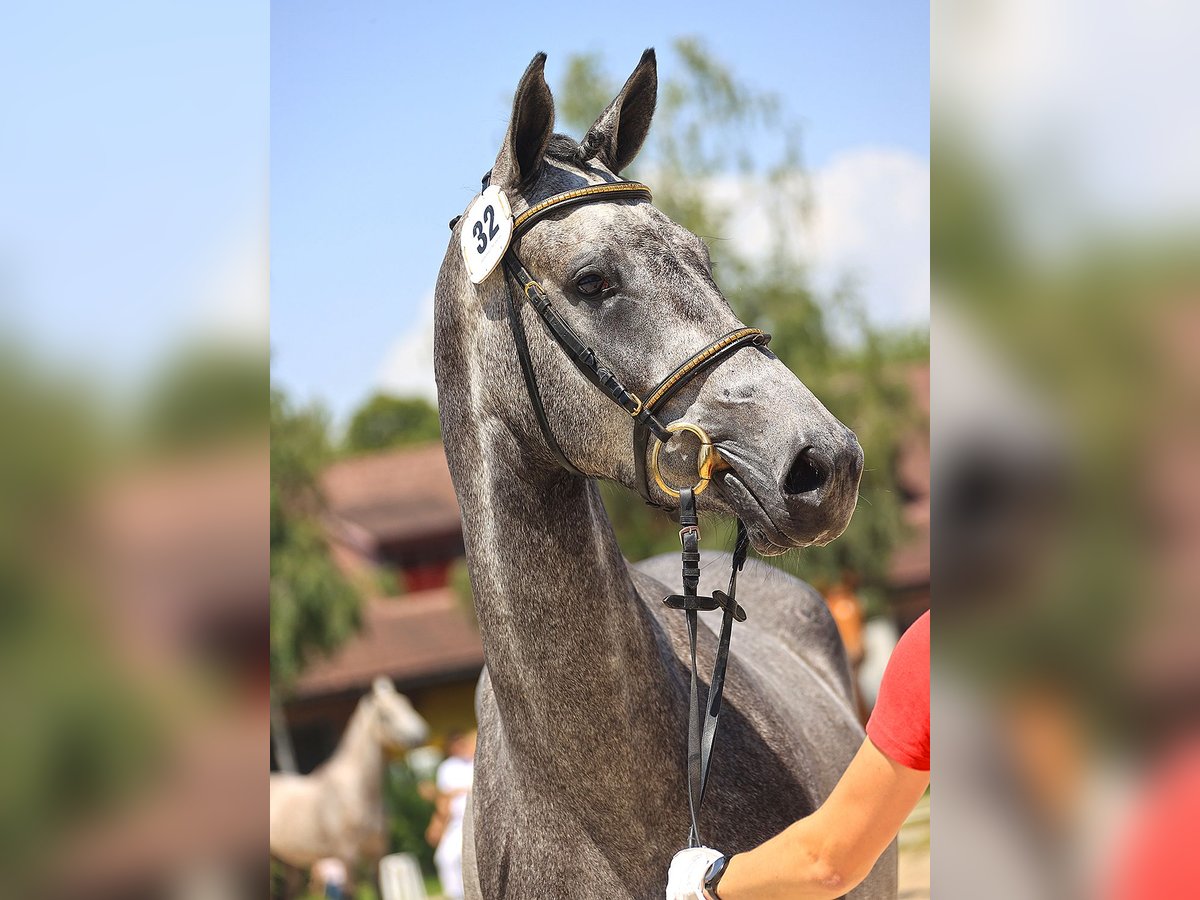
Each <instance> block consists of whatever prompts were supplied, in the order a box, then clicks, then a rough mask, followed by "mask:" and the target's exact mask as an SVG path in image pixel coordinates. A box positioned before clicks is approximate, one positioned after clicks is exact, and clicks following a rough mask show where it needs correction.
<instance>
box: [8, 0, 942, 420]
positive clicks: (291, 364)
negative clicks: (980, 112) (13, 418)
mask: <svg viewBox="0 0 1200 900" xmlns="http://www.w3.org/2000/svg"><path fill="white" fill-rule="evenodd" d="M548 9H550V7H547V6H545V5H544V4H532V3H520V2H518V3H509V4H506V5H505V6H504V7H503V8H488V9H487V11H486V12H485V13H484V14H479V13H478V12H477V11H475V10H474V9H472V8H468V7H460V6H453V7H452V6H448V5H437V4H419V5H418V4H401V3H397V2H392V3H384V2H374V0H339V2H299V0H297V2H281V3H277V4H275V5H274V6H273V7H270V8H268V6H267V5H266V4H264V3H248V2H244V0H208V2H205V3H190V4H189V3H167V4H164V3H159V2H154V0H133V2H121V3H114V4H104V5H97V4H92V3H84V2H75V3H69V2H68V3H61V4H56V5H55V6H54V7H53V8H52V9H51V8H50V7H48V6H46V5H42V4H17V5H15V6H12V8H11V9H8V10H6V14H5V21H4V27H3V28H2V29H0V79H2V81H3V83H4V84H5V85H7V86H9V88H10V90H7V91H6V92H5V94H4V97H3V99H0V123H2V124H0V129H3V140H0V328H3V329H5V330H8V329H9V328H13V327H15V329H16V330H17V332H18V333H19V334H20V335H22V336H24V337H26V338H27V339H29V340H30V341H31V342H32V343H33V344H34V345H35V346H36V347H38V349H39V350H40V351H42V352H43V354H44V355H49V356H51V357H52V358H54V359H56V360H64V361H68V362H70V363H72V364H76V365H81V366H83V367H84V370H85V371H87V372H96V373H98V374H101V375H104V376H114V375H115V376H117V377H118V378H126V379H133V381H134V383H139V382H140V381H144V380H145V379H146V378H147V377H148V376H149V375H150V373H153V371H154V369H155V366H156V365H157V364H159V363H160V361H161V360H162V358H163V357H164V356H166V355H169V353H170V348H172V347H174V346H177V345H178V344H180V343H181V342H184V341H187V340H189V339H194V338H195V337H196V336H197V335H202V334H205V333H207V332H210V331H213V330H214V329H215V330H216V331H218V332H222V333H227V332H230V331H233V332H235V333H240V334H243V335H248V336H250V337H251V338H257V339H258V340H261V339H262V335H263V331H264V329H265V317H266V311H265V310H266V306H265V294H266V277H267V259H266V252H267V248H268V244H267V238H266V229H267V227H268V212H269V227H270V239H269V250H270V254H271V256H270V290H271V301H270V302H271V310H270V317H271V322H270V328H271V336H270V340H271V347H272V353H273V360H272V371H273V375H274V378H275V380H276V382H277V383H278V384H280V385H281V386H283V387H284V388H286V389H287V390H288V391H289V392H290V393H292V394H293V395H295V396H297V397H299V398H301V399H321V400H323V401H324V402H326V403H328V404H329V405H330V407H331V408H332V409H333V410H334V411H335V413H336V414H337V415H338V416H339V417H344V415H345V413H346V412H347V411H348V410H349V409H351V408H352V407H353V406H354V405H355V404H357V403H358V402H359V401H360V400H361V399H362V398H363V397H365V396H366V395H367V394H368V393H369V392H370V391H371V390H372V389H373V388H374V387H376V386H377V385H379V384H381V383H384V384H387V383H395V378H392V380H391V381H390V382H389V375H388V373H389V372H392V371H393V370H394V369H395V368H396V366H397V364H398V363H399V364H402V363H403V358H404V356H405V353H406V352H407V351H406V349H405V348H406V347H408V346H410V345H419V344H420V343H421V335H422V333H423V332H422V329H423V328H426V327H427V323H424V319H423V317H425V316H427V309H426V304H427V302H428V298H429V295H430V293H431V291H432V287H433V284H434V280H435V278H436V274H437V269H438V266H439V265H440V262H441V259H442V256H443V253H444V252H445V248H446V242H447V239H448V231H447V229H446V222H447V220H448V219H449V218H450V217H451V216H453V215H455V214H456V213H458V212H460V211H461V210H462V209H463V208H464V207H465V205H466V203H467V202H468V201H469V199H470V197H471V196H472V194H473V193H474V192H475V191H476V190H477V187H478V180H479V176H480V175H481V174H482V173H483V172H484V171H485V170H486V169H487V168H488V166H489V165H490V164H491V162H492V160H493V158H494V157H495V153H496V149H497V147H498V145H499V141H500V138H501V137H502V135H503V132H504V128H505V125H506V119H507V115H508V110H509V105H510V98H511V94H512V90H513V88H514V87H515V85H516V82H517V79H518V78H519V76H520V74H521V72H522V71H523V69H524V67H525V66H526V64H527V63H528V62H529V59H530V58H531V57H532V56H533V54H534V53H535V52H536V51H538V50H545V51H547V52H548V53H549V54H550V59H549V63H548V66H547V75H548V78H549V80H550V83H551V87H552V88H554V87H555V86H557V85H559V84H561V80H562V76H563V71H564V65H565V62H566V60H567V58H568V56H569V55H570V54H572V53H576V52H584V51H595V52H598V53H600V54H601V55H602V57H603V59H604V61H605V64H606V66H607V67H608V69H609V71H610V74H611V76H612V78H613V79H614V80H615V81H618V82H619V81H620V80H621V79H623V78H624V76H625V75H626V74H627V73H628V71H630V70H631V69H632V67H633V65H634V64H635V63H636V61H637V59H638V57H639V55H640V53H641V51H642V50H643V49H644V48H645V47H647V46H655V47H657V48H658V49H659V51H660V53H659V67H660V73H661V74H662V75H663V76H664V77H669V76H670V73H671V68H672V66H674V65H675V64H676V63H675V59H674V56H673V54H671V53H670V51H669V48H670V45H671V43H672V41H673V40H674V39H675V38H677V37H679V36H681V35H693V36H696V37H699V38H700V39H701V40H703V41H704V42H705V43H706V44H707V46H708V47H709V48H710V49H711V51H712V52H713V53H714V54H715V55H716V56H717V57H718V58H719V59H720V60H721V61H722V62H724V63H725V64H727V65H729V66H730V67H732V68H733V69H734V70H735V72H736V73H737V75H738V77H739V78H741V79H742V80H744V81H746V82H747V83H749V84H751V85H752V86H754V87H756V88H758V89H761V90H770V91H774V92H776V93H778V94H779V95H780V96H781V97H782V98H783V100H784V102H785V105H786V110H787V113H788V114H789V116H790V117H792V118H794V119H797V120H799V121H800V122H802V123H803V124H804V126H805V134H804V152H805V157H806V160H807V162H808V164H809V165H810V166H811V167H812V168H813V170H814V171H815V172H817V171H825V169H824V168H823V167H827V168H828V171H827V172H826V173H825V176H827V177H826V179H825V180H826V181H828V182H829V183H830V184H831V185H832V186H833V187H832V188H831V190H834V193H835V194H836V195H837V196H838V197H841V198H842V200H841V201H839V202H842V203H843V205H844V206H845V209H844V210H842V212H843V213H844V214H843V215H841V216H840V218H838V217H834V218H835V219H836V220H837V222H841V223H842V224H841V226H840V231H838V234H837V235H836V236H835V237H836V240H835V241H834V243H835V244H836V245H837V247H838V248H841V249H840V251H839V252H841V254H842V256H844V257H846V258H849V259H851V261H852V262H853V261H854V259H855V257H854V253H855V252H856V251H855V246H856V244H866V245H871V246H874V247H878V246H880V245H882V244H887V243H895V240H894V234H895V232H896V230H897V229H898V228H901V227H904V228H906V229H907V230H916V231H921V230H922V228H921V227H920V226H919V225H911V224H910V225H907V226H906V225H904V223H903V222H899V223H897V222H893V221H892V219H888V221H889V222H892V224H891V226H889V227H890V228H891V230H890V231H889V230H888V229H886V228H885V229H883V231H882V232H880V234H876V235H874V236H872V235H871V234H868V232H869V231H870V229H868V228H865V227H864V222H868V221H870V220H873V219H875V218H880V215H879V211H878V209H876V207H875V206H874V205H873V203H874V200H873V198H874V197H875V196H876V193H877V190H878V188H877V187H873V186H872V185H876V186H877V185H879V184H881V183H882V184H884V185H888V184H890V183H891V180H894V179H893V176H892V175H891V174H889V173H894V172H895V171H897V169H896V166H897V165H898V166H899V167H900V169H901V170H903V171H905V172H907V173H908V176H906V177H909V180H910V181H912V178H911V176H912V171H913V168H914V160H915V161H916V164H917V165H916V168H918V169H919V168H921V167H924V171H925V172H926V173H927V169H928V96H929V95H928V69H929V66H928V60H929V21H928V8H927V6H925V5H923V4H903V3H896V2H888V3H884V2H880V3H857V4H830V3H823V4H815V3H812V4H804V3H793V4H786V5H785V4H755V3H740V4H728V3H686V4H674V5H672V4H663V3H657V4H650V3H641V4H636V5H635V4H623V3H609V4H606V5H605V6H604V10H605V12H604V14H603V16H600V17H595V18H591V19H587V18H585V17H582V16H580V15H577V14H574V13H572V14H570V15H567V14H558V15H554V14H549V13H548V12H547V10H548ZM473 16H474V17H477V19H473ZM13 87H15V88H16V89H15V90H12V89H11V88H13ZM872 148H873V149H875V150H882V151H885V156H886V154H891V156H890V157H887V158H884V159H882V161H881V159H879V158H876V159H874V161H873V162H871V161H869V160H868V161H867V162H869V163H870V165H864V160H863V159H862V158H861V157H860V158H858V162H857V163H856V164H851V163H853V160H850V162H848V161H847V160H848V158H847V156H846V154H847V153H850V154H854V153H856V152H860V151H864V150H870V149H872ZM877 156H878V154H877ZM889 166H891V168H889ZM868 169H869V170H870V172H873V173H874V174H873V175H871V176H870V177H866V176H864V174H863V173H864V172H865V171H867V170H868ZM825 176H823V177H825ZM918 176H919V172H918ZM268 178H269V183H268ZM926 180H927V174H926ZM889 190H890V188H889ZM925 190H926V192H927V188H926V189H925ZM921 191H922V187H921V184H920V178H919V177H917V178H916V180H915V181H914V182H913V184H912V185H910V188H909V190H908V193H909V195H910V200H909V205H910V206H911V205H912V202H913V201H912V197H913V196H916V197H918V199H919V195H920V194H921ZM926 206H927V204H926ZM839 209H841V207H839ZM885 212H886V211H885ZM883 218H885V219H886V218H887V217H886V216H884V217H883ZM893 218H894V217H893ZM835 224H836V223H835ZM834 230H835V231H836V230H837V229H834ZM847 254H849V255H848V256H847ZM906 255H907V256H910V257H912V256H921V255H922V254H921V252H920V248H918V252H916V253H907V252H906ZM926 255H927V254H926ZM833 258H836V259H840V258H841V257H839V256H838V254H837V253H834V254H833ZM14 301H15V302H14ZM881 302H883V303H886V302H888V301H887V298H886V297H885V298H884V300H883V301H881ZM406 341H407V342H408V343H406ZM414 342H415V343H414ZM401 368H403V365H401Z"/></svg>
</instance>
